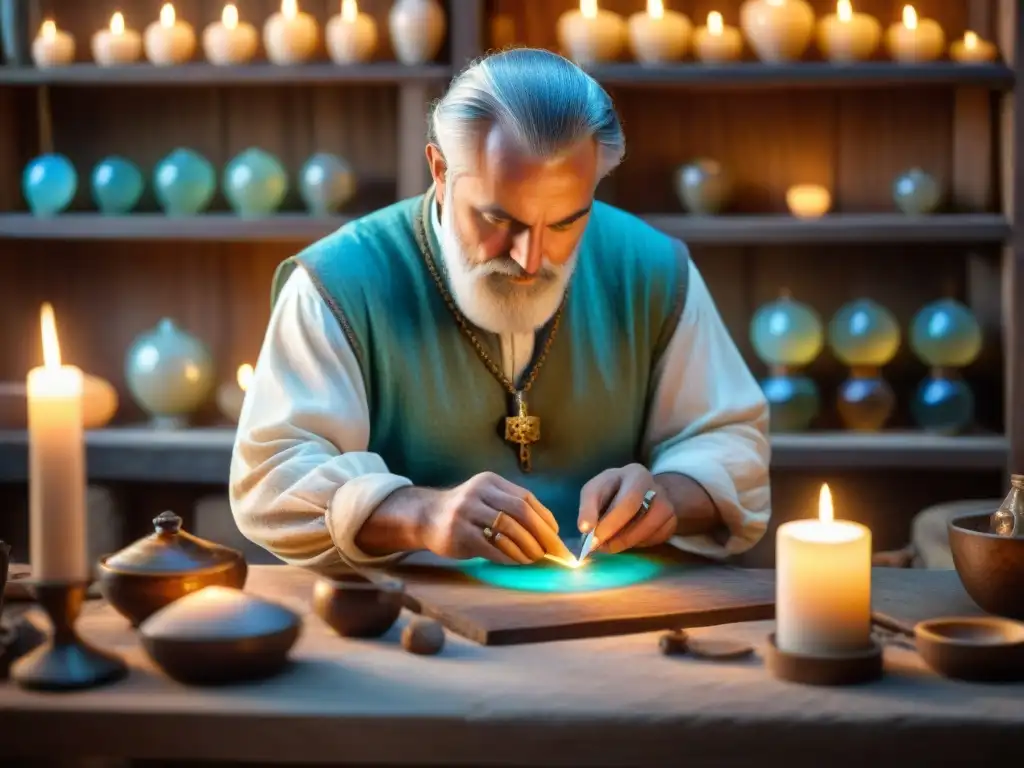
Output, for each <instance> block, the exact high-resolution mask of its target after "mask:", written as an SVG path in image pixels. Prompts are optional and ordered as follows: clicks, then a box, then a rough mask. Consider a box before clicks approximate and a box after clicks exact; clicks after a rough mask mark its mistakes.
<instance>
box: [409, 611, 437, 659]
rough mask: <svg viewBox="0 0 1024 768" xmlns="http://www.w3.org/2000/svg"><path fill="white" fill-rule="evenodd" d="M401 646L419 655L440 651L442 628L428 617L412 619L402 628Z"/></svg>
mask: <svg viewBox="0 0 1024 768" xmlns="http://www.w3.org/2000/svg"><path fill="white" fill-rule="evenodd" d="M402 647H403V648H405V650H407V651H408V652H409V653H416V654H419V655H421V656H431V655H433V654H435V653H440V652H441V649H442V648H444V629H442V628H441V625H440V624H438V623H437V622H436V621H432V620H430V619H413V620H412V621H410V622H409V624H408V626H406V628H405V629H403V630H402Z"/></svg>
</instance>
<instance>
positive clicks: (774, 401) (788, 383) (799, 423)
mask: <svg viewBox="0 0 1024 768" xmlns="http://www.w3.org/2000/svg"><path fill="white" fill-rule="evenodd" d="M761 389H762V391H763V392H764V396H765V399H766V400H767V401H768V428H769V430H770V431H772V432H803V431H804V430H805V429H807V428H808V427H809V426H810V425H811V422H812V421H814V418H815V417H816V416H817V415H818V409H819V407H820V404H821V399H820V396H819V394H818V386H817V384H815V383H814V381H813V380H811V379H809V378H807V377H806V376H793V375H786V376H768V377H767V378H764V379H762V380H761Z"/></svg>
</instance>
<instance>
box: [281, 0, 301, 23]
mask: <svg viewBox="0 0 1024 768" xmlns="http://www.w3.org/2000/svg"><path fill="white" fill-rule="evenodd" d="M281 15H282V16H284V17H285V18H286V19H294V18H295V17H296V16H298V15H299V0H281Z"/></svg>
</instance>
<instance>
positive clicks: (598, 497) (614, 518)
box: [578, 464, 677, 554]
mask: <svg viewBox="0 0 1024 768" xmlns="http://www.w3.org/2000/svg"><path fill="white" fill-rule="evenodd" d="M648 491H654V492H655V494H656V495H655V497H654V501H653V502H651V508H650V509H649V510H648V511H647V512H646V513H644V514H642V515H639V514H638V513H640V512H641V511H642V507H643V501H644V495H645V494H646V493H647V492H648ZM594 526H597V529H596V530H594ZM676 526H677V520H676V512H675V509H674V508H673V506H672V503H671V501H670V499H669V498H668V494H666V493H665V492H664V490H663V489H662V488H661V486H659V485H658V483H657V482H656V481H655V479H654V477H653V476H652V475H651V473H650V471H649V470H648V469H647V467H645V466H643V465H642V464H630V465H629V466H626V467H621V468H619V469H608V470H605V471H604V472H602V473H601V474H600V475H598V476H597V477H595V478H594V479H593V480H591V481H590V482H589V483H587V484H586V485H585V486H583V491H582V493H581V494H580V515H579V521H578V527H579V529H580V531H581V532H582V533H589V532H590V531H591V530H594V539H595V541H594V551H600V552H608V553H612V554H614V553H616V552H623V551H625V550H627V549H634V548H636V547H653V546H654V545H656V544H663V543H664V542H666V541H668V540H669V539H670V538H671V537H672V535H673V534H674V533H675V532H676Z"/></svg>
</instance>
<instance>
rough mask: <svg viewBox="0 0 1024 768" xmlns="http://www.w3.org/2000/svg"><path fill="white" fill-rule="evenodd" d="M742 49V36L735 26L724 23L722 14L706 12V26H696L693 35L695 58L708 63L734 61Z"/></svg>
mask: <svg viewBox="0 0 1024 768" xmlns="http://www.w3.org/2000/svg"><path fill="white" fill-rule="evenodd" d="M742 50H743V37H742V35H740V31H739V30H738V29H737V28H736V27H730V26H728V25H726V24H725V22H724V21H723V19H722V14H720V13H719V12H718V11H712V12H711V13H709V14H708V23H707V26H703V27H698V28H697V31H696V32H695V33H694V35H693V51H694V53H695V54H696V56H697V58H698V59H700V60H701V61H706V62H708V63H710V64H722V63H723V62H727V61H735V60H736V59H738V58H739V57H740V51H742Z"/></svg>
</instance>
